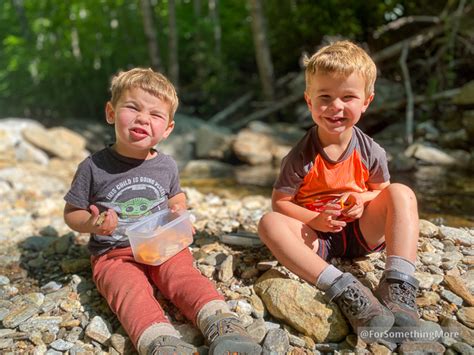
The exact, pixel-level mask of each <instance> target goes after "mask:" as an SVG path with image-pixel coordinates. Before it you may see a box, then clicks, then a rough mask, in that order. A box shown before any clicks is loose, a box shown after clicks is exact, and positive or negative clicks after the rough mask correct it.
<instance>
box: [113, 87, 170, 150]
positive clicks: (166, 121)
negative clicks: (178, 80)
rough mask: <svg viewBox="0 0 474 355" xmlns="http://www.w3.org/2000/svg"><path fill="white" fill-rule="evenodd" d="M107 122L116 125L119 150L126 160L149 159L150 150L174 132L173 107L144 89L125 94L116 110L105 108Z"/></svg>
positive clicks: (116, 143) (117, 147)
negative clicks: (171, 108) (171, 117)
mask: <svg viewBox="0 0 474 355" xmlns="http://www.w3.org/2000/svg"><path fill="white" fill-rule="evenodd" d="M105 111H106V116H107V122H108V123H109V124H115V137H116V142H115V149H116V151H117V152H118V153H119V154H121V155H124V156H127V157H131V158H137V159H146V158H149V157H151V153H150V149H151V148H152V147H154V146H155V145H156V144H157V143H158V142H160V141H161V140H162V139H165V138H167V137H168V136H169V135H170V133H171V131H173V128H174V121H172V122H170V104H169V103H168V102H166V101H163V100H162V99H160V98H158V97H156V96H153V95H151V94H149V93H148V92H146V91H144V90H142V89H140V88H131V89H129V90H125V91H124V93H123V94H122V95H121V96H120V98H119V100H118V101H117V104H116V105H115V107H114V106H113V105H112V103H111V102H108V103H107V106H106V108H105Z"/></svg>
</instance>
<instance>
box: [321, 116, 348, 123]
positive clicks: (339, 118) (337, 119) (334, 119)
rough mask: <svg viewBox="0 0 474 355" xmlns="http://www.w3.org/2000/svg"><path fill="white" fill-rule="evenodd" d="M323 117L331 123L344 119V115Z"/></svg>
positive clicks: (340, 121)
mask: <svg viewBox="0 0 474 355" xmlns="http://www.w3.org/2000/svg"><path fill="white" fill-rule="evenodd" d="M324 118H325V119H326V120H328V121H330V122H332V123H342V122H344V121H345V118H344V117H324Z"/></svg>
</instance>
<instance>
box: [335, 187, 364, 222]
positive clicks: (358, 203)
mask: <svg viewBox="0 0 474 355" xmlns="http://www.w3.org/2000/svg"><path fill="white" fill-rule="evenodd" d="M339 203H340V206H341V208H342V216H341V217H340V218H339V220H341V221H346V222H352V221H354V220H356V219H359V218H360V217H362V214H363V213H364V201H363V200H362V197H361V196H360V194H359V193H357V192H348V193H345V194H344V195H342V197H341V199H340V200H339Z"/></svg>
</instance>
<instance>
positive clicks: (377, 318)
mask: <svg viewBox="0 0 474 355" xmlns="http://www.w3.org/2000/svg"><path fill="white" fill-rule="evenodd" d="M326 297H328V298H329V300H330V301H333V300H334V302H336V304H337V305H338V306H339V309H340V310H341V311H342V313H343V314H344V315H345V316H346V318H347V319H348V320H349V323H350V324H351V325H352V328H353V329H354V331H355V332H356V334H357V335H359V333H360V330H359V328H360V327H368V328H374V329H375V328H376V329H375V330H377V332H385V331H388V330H390V328H391V327H392V325H393V322H394V317H393V314H392V313H391V312H390V311H389V310H388V309H387V308H385V307H384V306H382V305H381V304H380V302H379V301H378V300H377V298H375V296H374V295H373V294H372V292H371V291H370V290H369V289H368V288H367V287H365V286H364V285H362V283H360V281H359V280H357V279H356V278H355V277H354V276H353V275H352V274H350V273H347V272H346V273H344V274H342V276H340V277H339V278H337V279H336V281H335V282H334V283H333V284H332V285H331V287H330V288H329V289H328V290H327V291H326ZM364 340H365V341H367V340H366V339H364Z"/></svg>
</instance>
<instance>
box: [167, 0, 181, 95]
mask: <svg viewBox="0 0 474 355" xmlns="http://www.w3.org/2000/svg"><path fill="white" fill-rule="evenodd" d="M168 21H169V22H168V27H169V37H168V51H169V62H168V67H169V76H170V80H171V82H172V83H173V84H174V86H175V88H176V90H178V86H179V85H178V84H179V62H178V28H177V26H176V5H175V1H174V0H168Z"/></svg>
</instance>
